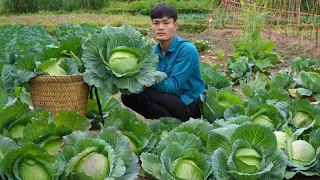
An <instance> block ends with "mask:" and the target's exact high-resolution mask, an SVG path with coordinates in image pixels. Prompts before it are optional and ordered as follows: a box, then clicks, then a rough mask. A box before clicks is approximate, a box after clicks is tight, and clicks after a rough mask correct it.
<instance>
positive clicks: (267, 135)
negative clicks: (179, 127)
mask: <svg viewBox="0 0 320 180" xmlns="http://www.w3.org/2000/svg"><path fill="white" fill-rule="evenodd" d="M207 147H208V148H207V151H208V152H210V153H211V152H213V154H212V160H211V162H212V166H213V175H214V177H215V179H238V180H247V179H250V180H255V179H262V180H263V179H265V180H267V179H278V180H282V179H283V178H284V172H285V170H286V167H287V164H288V158H287V156H286V155H285V154H284V152H283V151H281V150H280V149H278V148H277V140H276V137H275V135H274V134H273V132H272V130H271V129H270V128H269V127H266V126H263V125H259V124H256V123H252V122H246V123H243V124H241V125H235V124H230V125H228V126H225V127H221V128H216V129H214V130H213V131H211V132H210V134H209V137H208V145H207Z"/></svg>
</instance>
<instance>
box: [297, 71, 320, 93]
mask: <svg viewBox="0 0 320 180" xmlns="http://www.w3.org/2000/svg"><path fill="white" fill-rule="evenodd" d="M297 83H298V84H300V85H302V86H303V87H305V88H307V89H310V90H311V91H312V92H314V93H320V74H319V73H315V72H301V73H300V79H299V80H298V81H297Z"/></svg>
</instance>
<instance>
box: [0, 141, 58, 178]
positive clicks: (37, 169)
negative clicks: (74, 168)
mask: <svg viewBox="0 0 320 180" xmlns="http://www.w3.org/2000/svg"><path fill="white" fill-rule="evenodd" d="M0 150H1V149H0ZM1 164H3V170H4V177H7V178H4V179H23V180H51V179H56V178H57V175H56V172H55V169H54V166H53V156H50V155H49V154H48V153H47V152H46V150H44V149H43V148H42V147H40V146H39V145H35V144H32V143H29V144H25V145H23V146H16V147H15V148H14V149H11V150H10V152H8V153H7V154H5V157H4V159H3V161H2V162H1ZM0 175H1V167H0ZM0 177H1V176H0ZM0 179H1V178H0Z"/></svg>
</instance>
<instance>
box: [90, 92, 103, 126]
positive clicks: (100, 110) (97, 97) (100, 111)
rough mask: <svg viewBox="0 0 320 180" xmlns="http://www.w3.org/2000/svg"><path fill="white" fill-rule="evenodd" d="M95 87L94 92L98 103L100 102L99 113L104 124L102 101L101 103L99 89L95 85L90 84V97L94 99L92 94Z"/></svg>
mask: <svg viewBox="0 0 320 180" xmlns="http://www.w3.org/2000/svg"><path fill="white" fill-rule="evenodd" d="M93 88H94V93H95V94H96V100H97V104H98V109H99V113H100V116H101V120H102V122H101V123H102V125H104V119H103V114H102V108H101V103H100V99H99V95H98V89H97V87H95V86H90V99H93V96H92V90H93Z"/></svg>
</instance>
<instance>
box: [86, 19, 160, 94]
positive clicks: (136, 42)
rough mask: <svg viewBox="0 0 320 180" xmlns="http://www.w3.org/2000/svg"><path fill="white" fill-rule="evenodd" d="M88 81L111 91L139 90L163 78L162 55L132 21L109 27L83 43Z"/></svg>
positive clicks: (131, 91)
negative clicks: (160, 67) (159, 67)
mask: <svg viewBox="0 0 320 180" xmlns="http://www.w3.org/2000/svg"><path fill="white" fill-rule="evenodd" d="M82 60H83V63H84V66H85V69H86V70H85V73H84V80H85V81H86V82H87V83H88V84H89V85H94V86H96V87H101V90H104V91H106V92H108V93H110V94H115V93H117V92H119V90H120V91H121V92H122V93H138V92H140V91H142V90H143V89H144V88H146V87H149V86H152V85H153V84H156V83H158V82H160V81H162V80H163V79H164V78H165V77H166V74H165V73H163V72H159V71H157V68H158V56H157V55H156V54H155V53H154V51H153V50H152V47H151V45H150V44H148V43H147V42H146V41H144V40H143V39H142V35H141V34H140V32H139V31H137V30H135V29H134V28H133V27H131V26H130V25H128V24H124V25H123V26H121V27H112V26H105V27H103V28H102V31H101V32H97V33H95V34H94V35H92V36H91V37H90V38H89V39H88V40H87V41H86V42H85V43H84V46H83V55H82Z"/></svg>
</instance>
